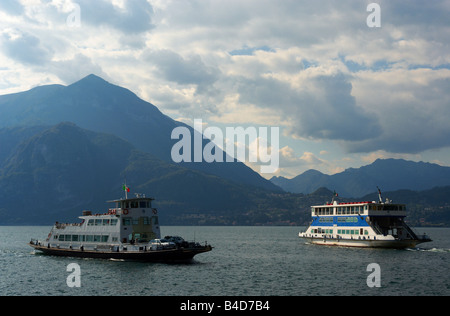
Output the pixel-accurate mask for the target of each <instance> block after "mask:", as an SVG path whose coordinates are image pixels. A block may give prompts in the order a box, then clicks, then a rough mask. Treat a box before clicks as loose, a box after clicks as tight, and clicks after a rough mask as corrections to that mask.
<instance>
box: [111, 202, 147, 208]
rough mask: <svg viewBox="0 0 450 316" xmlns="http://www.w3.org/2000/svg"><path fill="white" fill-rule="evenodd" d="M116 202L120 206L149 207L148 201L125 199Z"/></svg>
mask: <svg viewBox="0 0 450 316" xmlns="http://www.w3.org/2000/svg"><path fill="white" fill-rule="evenodd" d="M118 204H119V205H118V206H119V207H121V208H150V201H126V202H118Z"/></svg>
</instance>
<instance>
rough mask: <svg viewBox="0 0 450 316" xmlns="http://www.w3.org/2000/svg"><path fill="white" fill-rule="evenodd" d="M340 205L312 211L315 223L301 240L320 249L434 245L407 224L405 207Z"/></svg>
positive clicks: (303, 233) (424, 235) (361, 204)
mask: <svg viewBox="0 0 450 316" xmlns="http://www.w3.org/2000/svg"><path fill="white" fill-rule="evenodd" d="M378 193H379V201H378V202H376V201H364V202H341V203H338V202H337V201H336V200H335V199H334V198H333V200H332V202H331V203H326V204H324V205H316V206H312V207H311V216H312V222H311V225H310V226H309V227H308V229H307V230H306V231H304V232H300V233H299V237H300V238H302V239H304V240H306V241H308V242H310V243H312V244H318V245H327V246H347V247H375V248H377V247H379V248H414V247H416V246H417V245H418V244H420V243H424V242H430V241H432V240H431V239H430V237H429V236H427V235H426V234H423V235H419V234H417V233H416V232H414V230H413V229H412V228H410V227H409V226H408V225H407V224H406V222H405V218H406V205H405V204H396V203H392V201H390V200H389V199H386V201H385V202H383V201H382V197H381V191H380V190H379V189H378Z"/></svg>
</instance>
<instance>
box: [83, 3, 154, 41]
mask: <svg viewBox="0 0 450 316" xmlns="http://www.w3.org/2000/svg"><path fill="white" fill-rule="evenodd" d="M75 2H76V3H78V4H79V5H80V9H81V21H82V23H89V24H91V25H93V26H107V27H111V28H114V29H117V30H119V31H121V32H124V33H132V34H133V33H142V32H146V31H149V30H151V29H153V28H154V24H153V23H152V15H153V8H152V6H151V4H150V3H149V2H148V1H147V0H127V1H124V2H123V6H122V7H121V6H118V5H115V4H114V3H113V2H111V1H107V0H95V1H91V0H77V1H75Z"/></svg>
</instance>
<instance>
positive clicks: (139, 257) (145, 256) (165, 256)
mask: <svg viewBox="0 0 450 316" xmlns="http://www.w3.org/2000/svg"><path fill="white" fill-rule="evenodd" d="M29 245H30V246H31V247H33V248H34V249H35V250H38V251H41V252H42V253H44V254H46V255H52V256H60V257H78V258H95V259H116V260H135V261H145V262H180V261H181V262H185V261H190V260H192V259H193V258H194V256H195V255H197V254H200V253H204V252H208V251H211V250H212V247H211V246H209V245H208V246H202V247H196V248H177V249H168V250H151V251H139V252H137V251H136V252H132V251H130V252H127V251H121V252H114V251H81V250H72V249H60V248H48V247H43V246H39V245H35V244H33V243H30V244H29Z"/></svg>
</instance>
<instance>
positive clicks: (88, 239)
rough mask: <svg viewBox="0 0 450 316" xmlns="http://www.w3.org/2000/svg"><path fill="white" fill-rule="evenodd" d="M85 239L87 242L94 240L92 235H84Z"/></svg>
mask: <svg viewBox="0 0 450 316" xmlns="http://www.w3.org/2000/svg"><path fill="white" fill-rule="evenodd" d="M86 241H87V242H89V241H94V236H92V235H86Z"/></svg>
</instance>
